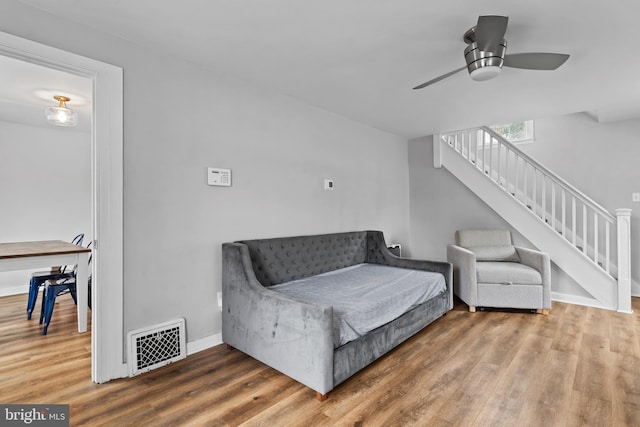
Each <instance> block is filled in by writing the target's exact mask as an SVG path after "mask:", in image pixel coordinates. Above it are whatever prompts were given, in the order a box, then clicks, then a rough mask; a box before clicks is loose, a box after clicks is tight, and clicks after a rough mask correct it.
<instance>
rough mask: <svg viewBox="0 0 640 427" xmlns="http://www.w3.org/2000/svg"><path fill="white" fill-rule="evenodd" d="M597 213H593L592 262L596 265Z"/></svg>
mask: <svg viewBox="0 0 640 427" xmlns="http://www.w3.org/2000/svg"><path fill="white" fill-rule="evenodd" d="M598 255H599V254H598V213H597V212H596V211H593V261H594V262H595V263H596V264H598Z"/></svg>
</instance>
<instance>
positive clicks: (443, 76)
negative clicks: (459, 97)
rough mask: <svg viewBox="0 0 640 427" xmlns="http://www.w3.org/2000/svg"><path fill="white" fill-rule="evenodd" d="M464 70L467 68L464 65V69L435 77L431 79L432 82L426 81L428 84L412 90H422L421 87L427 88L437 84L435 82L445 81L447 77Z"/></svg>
mask: <svg viewBox="0 0 640 427" xmlns="http://www.w3.org/2000/svg"><path fill="white" fill-rule="evenodd" d="M465 68H467V66H466V65H465V66H464V67H460V68H458V69H457V70H453V71H450V72H448V73H447V74H443V75H441V76H440V77H436V78H435V79H433V80H429V81H428V82H426V83H422V84H421V85H418V86H416V87H414V88H413V89H414V90H415V89H422V88H423V87H427V86H429V85H432V84H434V83H437V82H439V81H440V80H444V79H446V78H447V77H449V76H453V75H454V74H455V73H457V72H459V71H462V70H464V69H465Z"/></svg>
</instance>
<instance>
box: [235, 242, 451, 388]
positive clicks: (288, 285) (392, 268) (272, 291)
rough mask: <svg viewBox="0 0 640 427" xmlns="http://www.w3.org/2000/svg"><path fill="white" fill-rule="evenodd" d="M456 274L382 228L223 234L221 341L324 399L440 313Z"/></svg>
mask: <svg viewBox="0 0 640 427" xmlns="http://www.w3.org/2000/svg"><path fill="white" fill-rule="evenodd" d="M452 274H453V273H452V266H451V264H449V263H446V262H434V261H422V260H413V259H408V258H400V257H397V256H395V255H393V254H392V253H391V252H390V251H389V250H388V249H387V246H386V244H385V241H384V236H383V234H382V232H380V231H359V232H347V233H336V234H324V235H314V236H297V237H285V238H274V239H261V240H245V241H238V242H234V243H224V244H223V245H222V341H223V342H224V343H226V344H227V345H228V346H229V347H232V348H236V349H238V350H240V351H242V352H244V353H246V354H248V355H250V356H252V357H254V358H255V359H257V360H259V361H261V362H263V363H265V364H267V365H269V366H271V367H272V368H274V369H276V370H278V371H280V372H282V373H284V374H286V375H288V376H289V377H291V378H293V379H295V380H296V381H299V382H301V383H302V384H304V385H306V386H308V387H310V388H311V389H313V390H315V391H316V393H317V398H318V399H319V400H324V399H325V398H326V395H327V393H328V392H329V391H331V390H332V389H333V388H335V387H336V386H337V385H338V384H340V383H342V382H343V381H345V380H346V379H347V378H349V377H350V376H352V375H353V374H355V373H356V372H358V371H359V370H360V369H362V368H364V367H365V366H367V365H369V364H370V363H372V362H373V361H375V360H376V359H378V358H379V357H381V356H382V355H384V354H385V353H387V352H388V351H390V350H391V349H393V348H394V347H396V346H397V345H399V344H400V343H402V342H403V341H405V340H406V339H407V338H409V337H411V336H412V335H414V334H415V333H417V332H418V331H420V330H421V329H422V328H424V327H425V326H427V325H428V324H430V323H431V322H433V321H434V320H436V319H438V318H440V317H441V316H442V315H444V314H446V312H447V311H448V310H450V309H451V308H452V306H453V299H452V298H453V295H452ZM403 304H404V305H403Z"/></svg>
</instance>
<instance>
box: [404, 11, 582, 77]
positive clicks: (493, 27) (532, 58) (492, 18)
mask: <svg viewBox="0 0 640 427" xmlns="http://www.w3.org/2000/svg"><path fill="white" fill-rule="evenodd" d="M508 21H509V18H508V17H507V16H498V15H485V16H480V17H478V23H477V24H476V26H475V27H472V28H470V29H469V30H468V31H467V32H466V33H464V36H463V40H464V41H465V43H467V44H468V46H467V47H466V48H465V50H464V58H465V60H466V63H467V65H465V66H464V67H460V68H458V69H457V70H453V71H450V72H448V73H446V74H443V75H441V76H440V77H436V78H435V79H432V80H429V81H428V82H425V83H422V84H421V85H418V86H416V87H414V89H422V88H423V87H426V86H429V85H432V84H434V83H436V82H439V81H440V80H443V79H446V78H447V77H450V76H452V75H454V74H455V73H457V72H459V71H462V70H464V69H465V68H466V69H467V70H468V71H469V75H470V76H471V78H472V79H473V80H476V81H483V80H489V79H492V78H494V77H496V76H498V74H500V71H501V70H502V67H503V66H505V67H512V68H524V69H527V70H555V69H556V68H558V67H560V66H561V65H562V64H564V63H565V62H566V60H567V59H569V55H565V54H561V53H542V52H530V53H515V54H511V55H506V52H507V41H506V40H505V39H504V34H505V32H506V31H507V22H508Z"/></svg>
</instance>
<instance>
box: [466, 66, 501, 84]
mask: <svg viewBox="0 0 640 427" xmlns="http://www.w3.org/2000/svg"><path fill="white" fill-rule="evenodd" d="M501 71H502V67H498V66H497V65H488V66H485V67H482V68H476V69H475V70H473V71H471V72H469V75H470V76H471V79H472V80H475V81H477V82H483V81H485V80H491V79H492V78H494V77H498V75H499V74H500V72H501Z"/></svg>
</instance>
